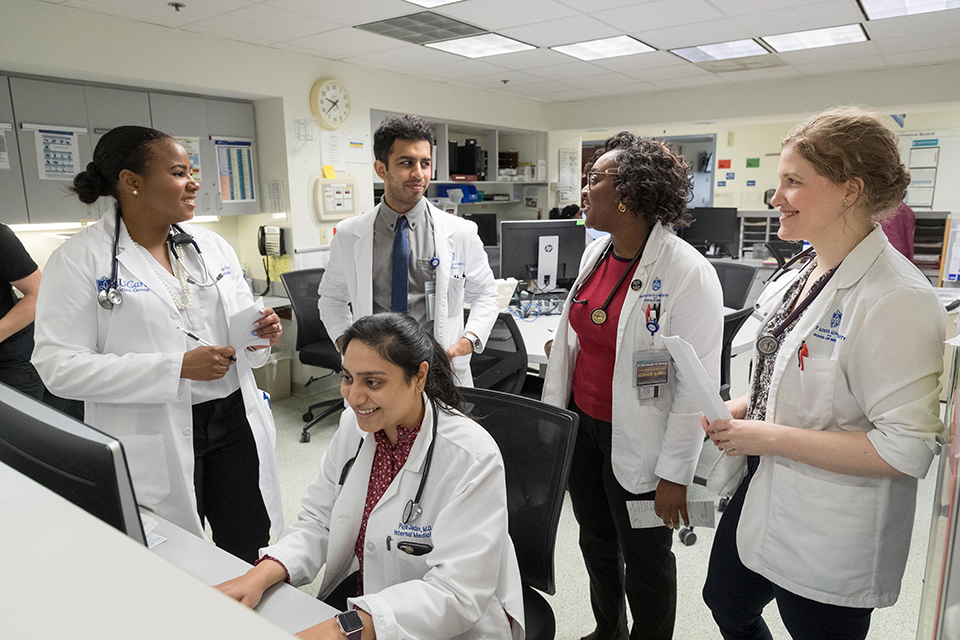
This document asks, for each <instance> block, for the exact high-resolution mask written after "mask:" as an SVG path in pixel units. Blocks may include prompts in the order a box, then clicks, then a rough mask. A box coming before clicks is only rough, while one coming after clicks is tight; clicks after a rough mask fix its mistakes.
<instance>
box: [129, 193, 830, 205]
mask: <svg viewBox="0 0 960 640" xmlns="http://www.w3.org/2000/svg"><path fill="white" fill-rule="evenodd" d="M133 195H135V196H138V195H140V192H139V191H137V190H136V189H134V190H133ZM843 203H844V204H846V203H847V201H846V200H844V201H843Z"/></svg>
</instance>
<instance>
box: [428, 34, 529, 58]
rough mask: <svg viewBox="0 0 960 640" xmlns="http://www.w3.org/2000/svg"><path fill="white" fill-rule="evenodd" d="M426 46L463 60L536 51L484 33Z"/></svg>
mask: <svg viewBox="0 0 960 640" xmlns="http://www.w3.org/2000/svg"><path fill="white" fill-rule="evenodd" d="M426 46H428V47H430V48H432V49H440V50H441V51H447V52H449V53H455V54H457V55H458V56H464V57H465V58H485V57H487V56H496V55H500V54H501V53H513V52H515V51H528V50H530V49H536V47H534V46H531V45H529V44H526V43H523V42H520V41H519V40H513V39H512V38H506V37H504V36H501V35H498V34H496V33H485V34H483V35H480V36H471V37H469V38H459V39H457V40H445V41H443V42H432V43H430V44H427V45H426Z"/></svg>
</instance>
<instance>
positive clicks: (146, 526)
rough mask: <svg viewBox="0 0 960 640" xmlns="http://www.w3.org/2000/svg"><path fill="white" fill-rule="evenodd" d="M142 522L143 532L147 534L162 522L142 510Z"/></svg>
mask: <svg viewBox="0 0 960 640" xmlns="http://www.w3.org/2000/svg"><path fill="white" fill-rule="evenodd" d="M140 524H141V525H143V534H144V535H146V534H148V533H150V532H151V531H153V530H154V529H155V528H156V526H157V525H158V524H160V523H159V522H158V521H157V520H155V519H154V518H151V517H150V516H148V515H146V514H144V513H143V512H140Z"/></svg>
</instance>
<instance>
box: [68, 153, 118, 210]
mask: <svg viewBox="0 0 960 640" xmlns="http://www.w3.org/2000/svg"><path fill="white" fill-rule="evenodd" d="M73 190H74V192H75V193H76V194H77V197H78V198H80V201H81V202H84V203H86V204H93V203H94V202H96V201H97V198H99V197H100V196H108V195H110V185H109V183H108V182H107V178H106V176H104V175H103V172H101V171H100V168H99V167H98V166H97V164H96V163H95V162H88V163H87V168H86V170H84V171H82V172H80V173H78V174H77V175H76V177H75V178H74V179H73Z"/></svg>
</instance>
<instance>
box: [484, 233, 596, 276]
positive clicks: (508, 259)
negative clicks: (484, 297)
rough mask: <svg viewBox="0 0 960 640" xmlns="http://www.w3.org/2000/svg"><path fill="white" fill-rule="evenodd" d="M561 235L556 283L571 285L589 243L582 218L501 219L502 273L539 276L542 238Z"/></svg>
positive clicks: (559, 236)
mask: <svg viewBox="0 0 960 640" xmlns="http://www.w3.org/2000/svg"><path fill="white" fill-rule="evenodd" d="M547 236H557V237H558V238H559V247H558V249H559V250H558V251H557V254H556V271H557V276H556V285H557V286H560V287H565V288H569V287H570V286H571V285H572V284H573V282H574V281H575V280H576V279H577V272H578V271H579V269H580V258H581V256H583V250H584V248H585V247H586V246H587V231H586V227H585V226H584V225H583V221H582V220H504V221H503V222H501V223H500V277H501V278H516V279H517V280H537V279H538V265H539V264H540V238H541V237H547Z"/></svg>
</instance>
